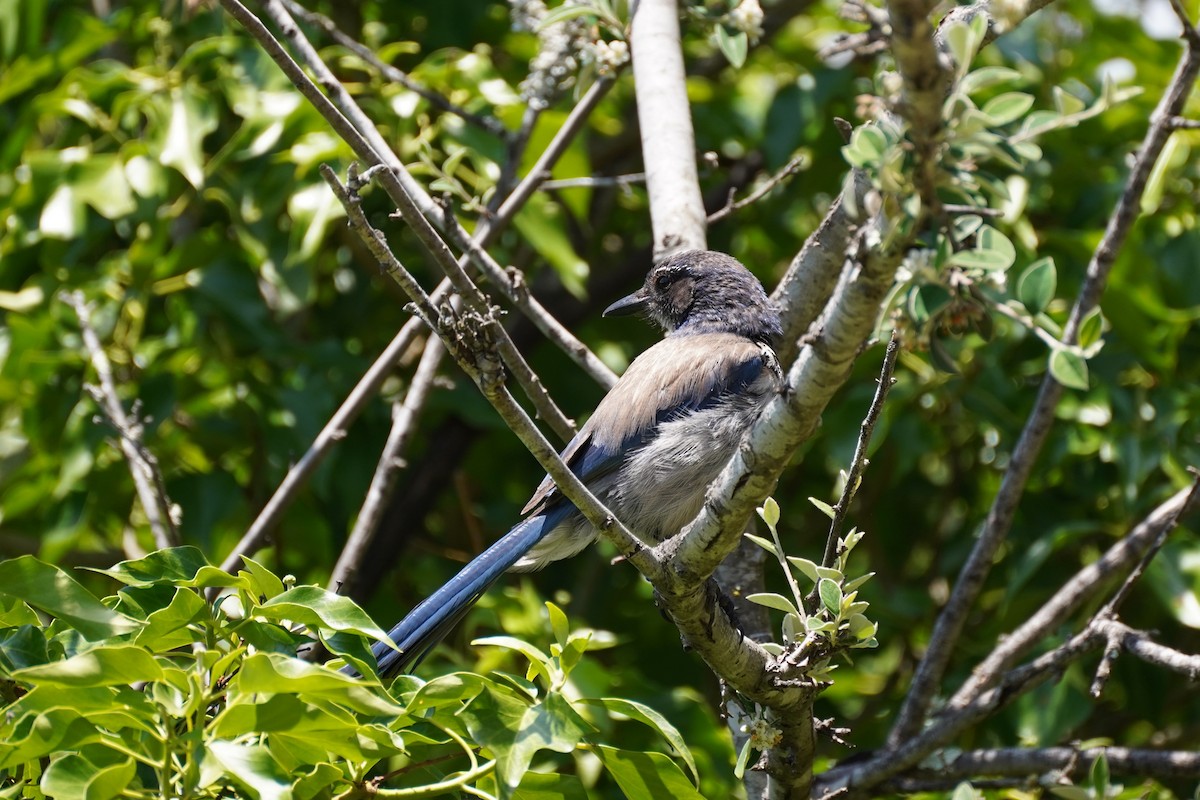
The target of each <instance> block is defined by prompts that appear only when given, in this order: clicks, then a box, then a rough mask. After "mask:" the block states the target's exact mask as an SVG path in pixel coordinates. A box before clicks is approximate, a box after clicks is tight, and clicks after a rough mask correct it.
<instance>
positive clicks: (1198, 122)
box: [1169, 117, 1200, 131]
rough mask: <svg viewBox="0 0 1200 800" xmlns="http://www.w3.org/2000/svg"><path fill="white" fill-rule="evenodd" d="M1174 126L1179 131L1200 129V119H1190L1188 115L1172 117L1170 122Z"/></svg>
mask: <svg viewBox="0 0 1200 800" xmlns="http://www.w3.org/2000/svg"><path fill="white" fill-rule="evenodd" d="M1169 124H1170V126H1171V127H1172V128H1174V129H1175V130H1177V131H1194V130H1200V119H1188V118H1187V117H1171V122H1170V123H1169Z"/></svg>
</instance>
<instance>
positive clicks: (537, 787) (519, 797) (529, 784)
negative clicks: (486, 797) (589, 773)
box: [512, 772, 588, 800]
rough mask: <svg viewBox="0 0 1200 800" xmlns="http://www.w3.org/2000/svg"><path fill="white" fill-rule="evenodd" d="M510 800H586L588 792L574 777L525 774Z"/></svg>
mask: <svg viewBox="0 0 1200 800" xmlns="http://www.w3.org/2000/svg"><path fill="white" fill-rule="evenodd" d="M512 800H588V791H587V789H586V788H585V787H584V785H583V783H582V782H581V781H580V780H579V778H577V777H575V776H574V775H563V774H561V773H557V772H526V773H525V776H524V777H523V778H521V785H520V786H518V787H517V788H516V790H515V791H514V792H513V795H512Z"/></svg>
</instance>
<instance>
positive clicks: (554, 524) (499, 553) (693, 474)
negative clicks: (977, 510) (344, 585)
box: [374, 250, 782, 676]
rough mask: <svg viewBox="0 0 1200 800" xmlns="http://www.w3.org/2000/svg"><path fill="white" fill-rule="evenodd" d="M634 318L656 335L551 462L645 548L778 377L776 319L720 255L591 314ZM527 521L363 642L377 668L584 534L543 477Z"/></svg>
mask: <svg viewBox="0 0 1200 800" xmlns="http://www.w3.org/2000/svg"><path fill="white" fill-rule="evenodd" d="M636 312H642V313H643V314H645V315H646V316H647V317H649V318H650V319H652V320H654V321H655V322H657V323H658V324H659V325H661V326H662V328H663V330H664V331H666V337H665V338H664V339H663V340H662V341H661V342H659V343H658V344H656V345H654V346H653V347H651V348H650V349H649V350H647V351H646V352H644V353H642V354H641V355H640V356H638V358H637V359H635V360H634V362H633V363H632V364H630V365H629V369H628V370H626V371H625V374H624V375H623V376H622V377H621V379H620V380H619V381H617V383H616V385H615V386H613V388H612V390H611V391H610V392H609V393H608V394H607V395H606V396H605V397H604V399H603V400H601V401H600V405H598V406H597V407H596V412H595V413H594V414H592V416H591V419H589V420H588V421H587V424H586V425H584V426H583V428H582V429H581V430H580V431H579V433H578V434H577V435H576V436H575V438H574V439H572V440H571V442H570V443H569V444H568V445H567V447H566V449H564V450H563V451H562V458H563V461H565V462H566V463H567V465H568V466H569V467H570V468H571V470H572V471H573V472H574V473H575V474H576V475H578V476H579V478H580V480H582V481H583V482H584V483H585V484H586V485H587V486H588V488H590V489H591V490H592V492H593V493H595V495H596V496H597V497H598V498H599V499H600V500H602V501H603V502H604V504H605V505H606V506H608V508H609V509H610V510H611V511H612V512H613V513H615V514H616V515H617V517H618V518H619V519H620V520H621V521H622V522H624V523H625V525H627V526H628V527H629V529H630V530H632V531H633V532H634V533H636V534H637V535H638V536H639V537H641V538H643V539H644V540H646V541H648V542H658V541H661V540H663V539H665V538H667V537H670V536H672V535H674V534H675V533H678V532H679V531H680V530H681V529H682V528H683V527H684V526H685V525H687V524H688V523H689V522H691V521H692V519H694V518H695V517H696V515H697V514H698V513H699V512H700V507H701V505H702V504H703V503H704V496H705V492H706V490H707V489H708V485H709V484H710V483H711V482H712V481H713V479H714V478H716V476H717V474H718V473H719V472H720V471H721V469H722V467H724V466H725V464H726V462H728V461H729V459H730V457H731V456H732V455H733V453H734V451H735V449H736V448H737V446H738V444H739V442H740V441H741V439H742V434H743V433H745V431H746V429H747V428H749V427H750V425H751V424H752V423H753V422H754V420H755V419H756V418H757V417H758V414H759V411H760V410H761V409H762V407H763V406H764V405H765V404H766V402H767V401H768V400H769V399H770V398H771V396H772V395H773V394H775V393H776V392H777V391H778V389H779V387H780V385H781V381H782V376H781V373H780V368H779V362H778V360H777V359H776V357H775V352H774V351H773V350H772V349H771V346H772V343H773V342H774V340H775V339H776V338H777V337H779V336H780V334H781V332H782V331H781V328H780V321H779V314H778V312H777V311H776V310H775V308H774V307H773V306H772V304H771V301H770V300H769V299H768V298H767V295H766V293H765V292H764V291H763V288H762V285H761V284H760V283H759V282H758V280H757V279H756V278H755V277H754V276H753V275H751V274H750V272H749V270H747V269H746V268H745V267H744V266H742V264H741V263H740V262H738V261H737V260H736V259H734V258H732V257H730V256H727V255H725V254H723V253H714V252H710V251H702V250H692V251H688V252H684V253H679V254H677V255H674V256H671V257H669V258H667V259H665V260H664V261H663V262H662V263H660V264H658V265H657V266H655V267H654V268H653V269H652V270H651V271H650V274H649V275H647V276H646V282H645V283H644V284H643V285H642V288H641V289H639V290H638V291H636V292H634V293H633V294H631V295H629V296H628V297H625V298H623V299H621V300H618V301H617V302H615V303H613V304H612V305H611V306H609V307H608V308H607V309H605V310H604V315H605V316H617V315H625V314H633V313H636ZM522 513H523V514H526V515H527V516H526V517H525V519H524V520H523V521H521V522H519V523H517V525H516V527H514V528H513V529H512V530H510V531H509V532H508V533H507V534H505V535H504V536H503V537H502V538H501V539H499V540H498V541H497V542H496V543H495V544H493V545H492V546H491V547H489V548H488V549H487V550H485V551H484V552H483V553H482V554H480V555H479V556H478V557H477V558H476V559H475V560H473V561H471V563H469V564H467V566H465V567H464V568H463V569H462V571H461V572H459V573H458V574H457V575H455V576H454V577H453V578H452V579H451V580H450V581H449V582H448V583H446V584H445V585H444V586H442V587H441V588H440V589H438V590H437V591H436V592H434V593H433V594H432V595H430V596H429V597H428V598H427V599H426V600H424V601H423V602H422V603H421V604H420V605H418V606H417V607H416V608H415V609H413V610H412V612H411V613H410V614H409V615H408V616H407V617H405V618H404V619H403V620H401V621H400V622H399V623H398V624H397V625H396V626H395V627H394V628H392V630H391V631H390V632H389V634H388V635H389V636H390V637H391V639H392V641H394V642H395V643H396V645H397V647H399V649H400V651H399V652H397V651H395V650H392V649H390V648H387V647H386V646H384V645H382V644H376V645H375V648H374V653H375V657H376V658H377V659H378V663H379V673H380V675H383V676H387V675H392V674H395V673H398V672H401V671H404V670H407V669H409V668H411V667H412V666H415V664H416V662H417V661H419V660H420V658H421V657H422V656H423V655H424V654H425V652H426V651H427V650H428V649H429V648H430V647H432V646H433V645H434V644H436V643H437V642H438V641H439V640H440V639H441V638H442V637H444V636H445V635H446V633H447V632H448V631H449V630H450V628H451V627H453V626H454V625H455V623H457V622H458V621H459V620H460V619H461V618H462V617H463V615H464V614H466V612H467V610H468V609H470V607H471V606H472V605H473V604H474V603H475V601H476V600H478V599H479V597H480V595H482V594H483V593H484V592H485V591H486V590H487V588H488V587H489V586H491V585H492V584H493V583H495V582H496V581H497V580H498V579H499V578H500V576H501V575H502V574H503V573H504V572H505V571H508V570H513V571H530V570H536V569H541V568H542V567H543V566H545V565H546V564H548V563H549V562H551V561H556V560H558V559H560V558H566V557H568V556H572V555H574V554H575V553H578V552H579V551H580V550H582V549H583V548H584V547H586V546H587V545H588V544H589V543H590V542H592V541H593V540H594V539H595V538H596V529H595V527H593V526H592V524H591V523H590V522H588V521H587V520H586V519H585V518H584V517H583V515H582V514H580V513H579V511H578V510H577V509H576V508H575V506H574V505H573V504H572V503H571V501H569V500H567V499H566V498H565V497H564V496H562V494H560V493H559V492H558V491H557V490H556V488H555V486H554V483H553V481H552V480H551V479H550V477H549V476H547V477H546V479H545V480H543V481H542V484H541V485H540V486H539V487H538V489H537V491H536V492H534V495H533V498H532V499H531V500H530V501H529V503H528V504H527V505H526V506H525V508H524V510H523V511H522Z"/></svg>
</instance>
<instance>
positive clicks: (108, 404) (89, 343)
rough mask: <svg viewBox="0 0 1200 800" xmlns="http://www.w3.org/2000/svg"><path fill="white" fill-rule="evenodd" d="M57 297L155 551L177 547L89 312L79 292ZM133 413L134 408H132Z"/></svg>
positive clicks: (155, 478) (138, 425)
mask: <svg viewBox="0 0 1200 800" xmlns="http://www.w3.org/2000/svg"><path fill="white" fill-rule="evenodd" d="M60 297H61V298H62V300H63V302H64V303H66V304H67V305H69V306H70V307H71V308H72V310H74V312H75V316H76V317H78V318H79V329H80V332H81V333H82V334H83V344H84V347H86V348H87V351H88V356H89V358H90V359H91V361H92V367H93V368H94V369H95V370H96V377H97V378H99V379H100V385H99V386H98V387H95V386H92V387H86V388H88V389H89V393H90V394H91V395H92V398H93V399H94V400H95V401H96V403H97V404H98V405H99V406H100V409H101V410H102V411H103V412H104V416H105V417H106V418H107V419H108V420H109V422H110V423H111V424H112V426H113V429H114V430H115V431H116V432H117V441H118V443H119V444H120V447H121V452H122V453H124V454H125V460H126V461H127V462H128V464H129V473H130V475H132V476H133V485H134V488H135V489H136V491H137V495H138V500H139V501H141V504H142V510H143V511H144V512H145V514H146V521H147V522H148V523H149V525H150V532H151V533H152V534H153V535H154V541H155V544H157V545H158V547H160V548H163V547H173V546H175V545H177V544H179V531H178V530H177V529H176V527H175V520H174V519H172V517H171V509H172V505H171V501H170V498H168V497H167V489H166V485H165V484H164V483H163V477H162V472H161V471H160V470H159V468H158V461H157V460H156V459H155V458H154V454H153V453H151V452H150V450H149V448H147V447H146V444H145V442H143V441H142V432H143V427H142V422H141V421H140V420H138V419H137V418H136V417H133V418H131V417H130V416H129V415H128V414H126V413H125V407H124V406H123V405H122V404H121V398H120V397H118V396H117V384H116V381H115V380H113V373H112V364H111V363H109V360H108V356H107V355H105V353H104V347H103V346H102V345H101V344H100V337H99V336H97V335H96V329H95V328H93V327H92V312H91V308H90V307H89V305H88V303H87V302H86V301H85V300H84V299H83V293H82V292H78V291H76V292H63V293H62V294H61V295H60ZM134 413H135V414H136V413H137V408H136V407H135V408H134Z"/></svg>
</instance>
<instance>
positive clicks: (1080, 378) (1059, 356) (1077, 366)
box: [1050, 350, 1088, 391]
mask: <svg viewBox="0 0 1200 800" xmlns="http://www.w3.org/2000/svg"><path fill="white" fill-rule="evenodd" d="M1050 374H1051V375H1053V376H1054V380H1056V381H1058V382H1059V383H1061V384H1062V385H1063V386H1065V387H1067V388H1068V389H1079V390H1081V391H1083V390H1086V389H1087V388H1088V368H1087V362H1086V361H1084V360H1083V359H1082V358H1081V357H1079V356H1078V355H1076V354H1075V353H1071V352H1068V351H1066V350H1055V351H1054V352H1053V353H1051V354H1050Z"/></svg>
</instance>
